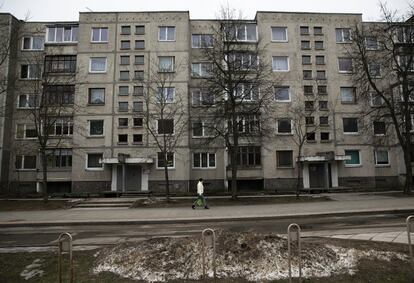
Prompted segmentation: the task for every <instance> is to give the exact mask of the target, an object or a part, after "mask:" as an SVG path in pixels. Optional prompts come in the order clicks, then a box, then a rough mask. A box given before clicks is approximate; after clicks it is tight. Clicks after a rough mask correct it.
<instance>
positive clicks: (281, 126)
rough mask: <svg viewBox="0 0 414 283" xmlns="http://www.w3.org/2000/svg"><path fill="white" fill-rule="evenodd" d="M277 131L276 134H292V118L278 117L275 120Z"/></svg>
mask: <svg viewBox="0 0 414 283" xmlns="http://www.w3.org/2000/svg"><path fill="white" fill-rule="evenodd" d="M277 133H278V134H292V120H291V119H278V120H277Z"/></svg>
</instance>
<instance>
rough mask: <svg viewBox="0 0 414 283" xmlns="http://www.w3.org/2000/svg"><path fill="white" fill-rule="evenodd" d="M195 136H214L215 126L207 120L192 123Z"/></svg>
mask: <svg viewBox="0 0 414 283" xmlns="http://www.w3.org/2000/svg"><path fill="white" fill-rule="evenodd" d="M192 132H193V138H196V137H211V136H214V133H213V126H212V125H211V124H208V123H205V122H193V123H192Z"/></svg>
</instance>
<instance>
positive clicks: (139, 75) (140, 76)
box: [134, 71, 144, 81]
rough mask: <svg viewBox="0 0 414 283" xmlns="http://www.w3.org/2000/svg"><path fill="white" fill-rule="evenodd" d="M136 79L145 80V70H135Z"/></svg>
mask: <svg viewBox="0 0 414 283" xmlns="http://www.w3.org/2000/svg"><path fill="white" fill-rule="evenodd" d="M134 79H135V80H139V81H142V80H144V71H134Z"/></svg>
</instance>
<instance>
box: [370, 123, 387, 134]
mask: <svg viewBox="0 0 414 283" xmlns="http://www.w3.org/2000/svg"><path fill="white" fill-rule="evenodd" d="M376 123H381V124H383V125H384V131H381V132H380V133H377V132H376V131H375V129H378V128H377V127H375V124H376ZM381 129H382V127H381ZM372 132H373V133H374V136H377V137H384V136H385V135H386V134H387V124H386V123H385V121H372Z"/></svg>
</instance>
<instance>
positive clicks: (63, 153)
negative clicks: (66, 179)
mask: <svg viewBox="0 0 414 283" xmlns="http://www.w3.org/2000/svg"><path fill="white" fill-rule="evenodd" d="M46 155H47V167H50V168H68V167H72V150H71V149H54V150H48V151H46Z"/></svg>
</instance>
